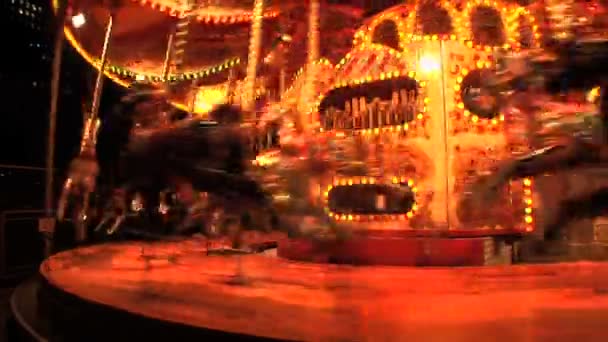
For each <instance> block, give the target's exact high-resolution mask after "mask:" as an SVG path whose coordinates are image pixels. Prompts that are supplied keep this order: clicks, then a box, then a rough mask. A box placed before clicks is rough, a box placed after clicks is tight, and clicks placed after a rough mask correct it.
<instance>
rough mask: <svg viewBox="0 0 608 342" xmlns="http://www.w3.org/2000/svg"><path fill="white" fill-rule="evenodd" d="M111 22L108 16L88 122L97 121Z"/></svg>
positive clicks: (110, 34)
mask: <svg viewBox="0 0 608 342" xmlns="http://www.w3.org/2000/svg"><path fill="white" fill-rule="evenodd" d="M113 22H114V20H113V19H112V16H110V19H109V20H108V24H107V26H106V35H105V37H104V41H103V50H101V60H100V64H99V73H98V74H97V80H95V89H94V90H93V104H92V105H91V114H90V115H89V120H90V121H91V122H93V121H95V120H97V116H98V114H99V103H100V102H101V92H102V91H103V79H104V73H103V72H104V70H105V69H106V64H107V63H108V47H109V45H110V37H111V36H112V25H113Z"/></svg>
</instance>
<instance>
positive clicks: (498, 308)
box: [41, 241, 608, 342]
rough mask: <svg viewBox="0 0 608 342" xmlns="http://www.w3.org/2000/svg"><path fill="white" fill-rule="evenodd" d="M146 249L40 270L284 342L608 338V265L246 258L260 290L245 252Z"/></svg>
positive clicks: (86, 292) (188, 323) (53, 261)
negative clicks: (422, 264)
mask: <svg viewBox="0 0 608 342" xmlns="http://www.w3.org/2000/svg"><path fill="white" fill-rule="evenodd" d="M142 246H143V245H142V244H139V243H131V244H114V245H111V244H110V245H99V246H93V247H88V248H82V249H77V250H73V251H68V252H64V253H60V254H58V255H55V256H53V257H51V258H49V259H48V260H46V261H45V262H44V263H43V264H42V266H41V273H42V275H43V276H44V277H45V278H46V280H47V281H48V284H49V285H50V286H51V287H52V288H54V289H56V290H57V291H61V292H64V293H66V294H69V295H70V296H73V297H77V298H80V299H81V300H83V301H87V302H89V303H92V304H91V305H98V306H103V307H106V308H113V309H114V310H116V311H121V312H129V313H131V314H133V316H138V317H145V318H147V319H150V320H155V322H161V321H164V322H172V323H175V324H181V325H180V326H181V327H184V328H185V327H189V328H190V329H192V328H197V329H200V330H214V331H225V332H230V333H234V334H242V335H250V336H251V335H253V336H258V337H268V338H274V339H279V340H302V341H374V342H376V341H441V342H444V341H450V342H453V341H505V342H506V341H535V342H536V341H575V340H579V341H608V330H607V329H606V324H607V323H608V263H570V264H547V265H534V266H507V267H470V268H407V267H353V266H338V265H323V264H306V263H296V262H291V261H286V260H282V259H278V258H274V257H268V256H247V257H243V258H242V261H243V265H244V269H245V272H246V274H247V276H248V277H249V279H250V280H251V285H249V286H235V285H230V284H229V283H228V282H227V280H229V279H230V277H231V276H232V275H233V274H234V272H235V268H236V261H235V258H234V257H208V256H205V253H204V248H202V246H201V245H200V243H197V242H195V241H184V242H180V243H159V244H147V245H145V246H143V247H144V253H145V254H146V255H148V257H147V258H148V259H147V260H148V262H146V261H145V260H144V259H142V258H141V256H140V253H141V249H142ZM169 255H172V258H169V259H171V260H168V258H167V256H169ZM152 256H154V258H152ZM78 314H79V316H81V317H82V316H84V315H85V313H83V312H82V311H79V312H78ZM86 319H88V320H89V321H91V322H94V321H95V320H98V321H99V322H98V324H99V325H103V324H107V323H104V322H102V321H101V319H100V318H99V317H87V318H86ZM105 329H106V331H115V332H116V333H117V334H118V333H119V332H120V329H116V328H114V327H113V326H106V327H105ZM116 340H122V339H120V338H117V339H116ZM161 340H162V339H161Z"/></svg>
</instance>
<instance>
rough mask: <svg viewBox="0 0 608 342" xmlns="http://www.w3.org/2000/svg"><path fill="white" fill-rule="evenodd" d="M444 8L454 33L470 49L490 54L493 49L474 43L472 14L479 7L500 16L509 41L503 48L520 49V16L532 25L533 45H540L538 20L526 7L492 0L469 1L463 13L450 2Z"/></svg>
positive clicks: (445, 3) (444, 3)
mask: <svg viewBox="0 0 608 342" xmlns="http://www.w3.org/2000/svg"><path fill="white" fill-rule="evenodd" d="M442 6H443V7H444V8H446V10H447V11H448V13H449V14H450V16H451V17H452V19H453V23H452V24H453V26H454V33H455V34H456V35H457V36H458V37H459V39H460V40H462V41H464V42H467V45H468V46H469V47H471V45H474V48H475V49H477V50H483V51H488V52H489V51H491V50H492V48H493V47H492V46H481V45H478V44H474V43H473V42H472V38H473V31H472V17H471V14H472V13H473V11H474V10H475V9H476V8H479V7H489V8H492V9H494V10H495V11H496V13H498V14H499V15H500V19H501V22H502V25H503V27H504V28H505V36H506V37H505V38H506V41H507V42H506V44H504V45H503V46H502V48H505V49H515V50H518V49H519V48H520V42H519V39H520V33H519V29H520V22H519V17H520V16H523V17H524V18H525V19H526V20H527V21H528V22H529V23H530V25H532V32H533V38H534V42H533V44H534V45H535V46H537V45H538V44H539V41H540V34H539V33H538V25H536V24H535V22H536V20H535V18H534V16H532V15H531V13H530V11H528V10H527V9H526V8H524V7H521V6H517V5H514V4H506V3H503V2H501V1H492V0H471V1H467V2H466V5H465V7H464V8H463V9H462V11H458V9H456V7H455V6H454V5H453V3H452V2H450V1H444V2H443V3H442ZM468 42H471V44H470V45H469V44H468Z"/></svg>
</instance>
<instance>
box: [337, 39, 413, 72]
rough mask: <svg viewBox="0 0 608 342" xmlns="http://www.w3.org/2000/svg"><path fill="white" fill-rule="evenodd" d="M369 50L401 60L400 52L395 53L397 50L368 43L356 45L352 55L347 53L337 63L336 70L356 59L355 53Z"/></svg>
mask: <svg viewBox="0 0 608 342" xmlns="http://www.w3.org/2000/svg"><path fill="white" fill-rule="evenodd" d="M369 50H372V51H383V52H386V53H388V54H389V55H391V56H393V57H396V58H399V59H401V58H402V57H403V54H402V53H401V52H399V51H397V50H395V49H393V48H390V47H388V46H385V45H382V44H375V43H369V44H368V43H364V44H361V45H358V46H357V47H356V50H355V52H354V53H353V52H349V53H347V54H346V56H344V58H342V59H341V60H340V62H338V64H337V66H336V68H337V69H340V68H342V67H343V66H344V65H345V64H346V63H347V62H348V61H349V60H351V59H353V57H357V54H356V52H360V51H369Z"/></svg>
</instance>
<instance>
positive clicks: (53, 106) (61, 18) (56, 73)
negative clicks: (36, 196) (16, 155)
mask: <svg viewBox="0 0 608 342" xmlns="http://www.w3.org/2000/svg"><path fill="white" fill-rule="evenodd" d="M67 7H68V1H67V0H63V1H59V8H58V9H57V31H56V33H55V51H54V52H53V74H52V79H51V103H50V110H49V126H48V133H47V134H48V136H47V146H46V187H45V201H44V207H45V213H46V215H47V216H48V217H51V216H53V208H54V206H53V198H54V197H55V194H54V191H53V187H54V184H53V180H54V178H53V172H54V169H55V131H56V128H57V104H58V102H59V100H58V99H59V85H60V79H61V59H62V58H61V57H62V52H63V41H64V31H63V29H64V28H63V25H64V23H65V17H66V12H67Z"/></svg>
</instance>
